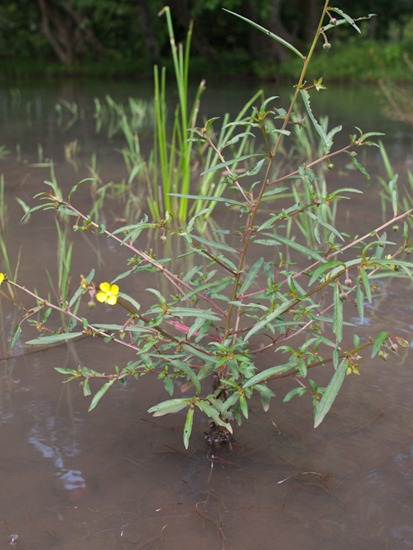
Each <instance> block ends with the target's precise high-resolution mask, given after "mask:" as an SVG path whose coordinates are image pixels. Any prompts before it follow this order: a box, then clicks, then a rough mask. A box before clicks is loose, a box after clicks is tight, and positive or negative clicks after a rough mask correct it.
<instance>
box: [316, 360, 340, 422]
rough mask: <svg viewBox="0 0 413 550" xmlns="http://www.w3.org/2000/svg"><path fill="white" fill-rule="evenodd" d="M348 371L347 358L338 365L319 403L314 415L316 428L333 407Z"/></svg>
mask: <svg viewBox="0 0 413 550" xmlns="http://www.w3.org/2000/svg"><path fill="white" fill-rule="evenodd" d="M346 372H347V359H343V360H342V361H341V363H340V364H339V365H338V367H337V369H336V371H335V373H334V375H333V377H332V379H331V380H330V382H329V384H328V386H327V388H326V390H325V392H324V393H323V396H322V398H321V399H320V401H319V402H318V403H317V405H316V408H315V415H314V428H317V426H319V425H320V424H321V422H322V421H323V420H324V417H325V416H326V414H327V413H328V411H329V410H330V409H331V406H332V404H333V403H334V400H335V398H336V397H337V394H338V392H339V390H340V388H341V386H342V385H343V382H344V378H345V376H346Z"/></svg>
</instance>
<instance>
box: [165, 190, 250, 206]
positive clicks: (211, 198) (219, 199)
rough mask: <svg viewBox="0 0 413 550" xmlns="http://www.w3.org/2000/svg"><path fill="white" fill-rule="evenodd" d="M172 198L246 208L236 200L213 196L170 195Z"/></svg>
mask: <svg viewBox="0 0 413 550" xmlns="http://www.w3.org/2000/svg"><path fill="white" fill-rule="evenodd" d="M168 195H169V196H170V197H180V198H183V199H194V200H202V201H208V202H210V201H214V202H224V203H226V204H234V205H236V206H244V203H243V202H240V201H236V200H234V199H226V198H225V197H215V196H211V195H186V194H183V193H168Z"/></svg>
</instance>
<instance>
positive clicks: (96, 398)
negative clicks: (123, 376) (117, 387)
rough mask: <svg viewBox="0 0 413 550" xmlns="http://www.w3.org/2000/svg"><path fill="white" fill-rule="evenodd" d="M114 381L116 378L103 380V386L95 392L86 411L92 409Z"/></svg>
mask: <svg viewBox="0 0 413 550" xmlns="http://www.w3.org/2000/svg"><path fill="white" fill-rule="evenodd" d="M115 382H116V378H112V380H109V382H105V383H104V384H103V386H102V387H101V388H100V389H99V390H98V391H97V392H96V393H95V395H94V396H93V399H92V402H91V404H90V406H89V409H88V412H90V411H93V409H94V408H95V407H96V405H97V404H98V403H99V401H100V400H101V399H102V397H103V396H104V395H105V393H106V392H107V391H108V389H109V388H110V387H111V386H112V385H113V384H114V383H115Z"/></svg>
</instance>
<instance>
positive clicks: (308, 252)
mask: <svg viewBox="0 0 413 550" xmlns="http://www.w3.org/2000/svg"><path fill="white" fill-rule="evenodd" d="M263 234H264V235H267V236H268V237H272V238H273V239H276V240H277V241H279V242H280V243H283V244H285V245H286V246H288V247H291V248H293V249H294V250H297V251H298V252H300V253H301V254H304V255H305V256H306V257H309V258H312V259H313V260H316V261H317V262H321V263H323V264H324V263H325V262H326V260H325V258H323V257H322V256H320V254H318V252H316V251H315V250H311V248H307V247H306V246H303V245H302V244H300V243H297V242H295V241H292V240H291V239H287V237H283V236H282V235H278V234H273V235H272V234H269V233H263Z"/></svg>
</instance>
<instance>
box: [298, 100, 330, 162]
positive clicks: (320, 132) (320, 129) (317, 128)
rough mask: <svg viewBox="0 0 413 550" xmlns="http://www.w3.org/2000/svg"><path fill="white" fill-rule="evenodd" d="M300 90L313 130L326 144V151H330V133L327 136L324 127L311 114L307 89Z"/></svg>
mask: <svg viewBox="0 0 413 550" xmlns="http://www.w3.org/2000/svg"><path fill="white" fill-rule="evenodd" d="M300 92H301V96H302V98H303V103H304V107H305V110H306V111H307V114H308V116H309V118H310V120H311V122H312V123H313V126H314V129H315V131H316V132H317V134H318V135H319V136H320V137H321V139H322V140H323V141H324V143H325V146H326V147H325V149H326V152H327V153H328V152H329V151H330V149H331V147H332V145H333V141H332V136H331V135H330V137H329V136H327V134H326V133H325V131H324V128H323V127H322V126H321V124H320V123H319V122H318V121H317V119H316V118H315V116H314V114H313V111H312V110H311V104H310V94H309V93H308V91H307V90H300ZM330 134H331V132H330Z"/></svg>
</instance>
